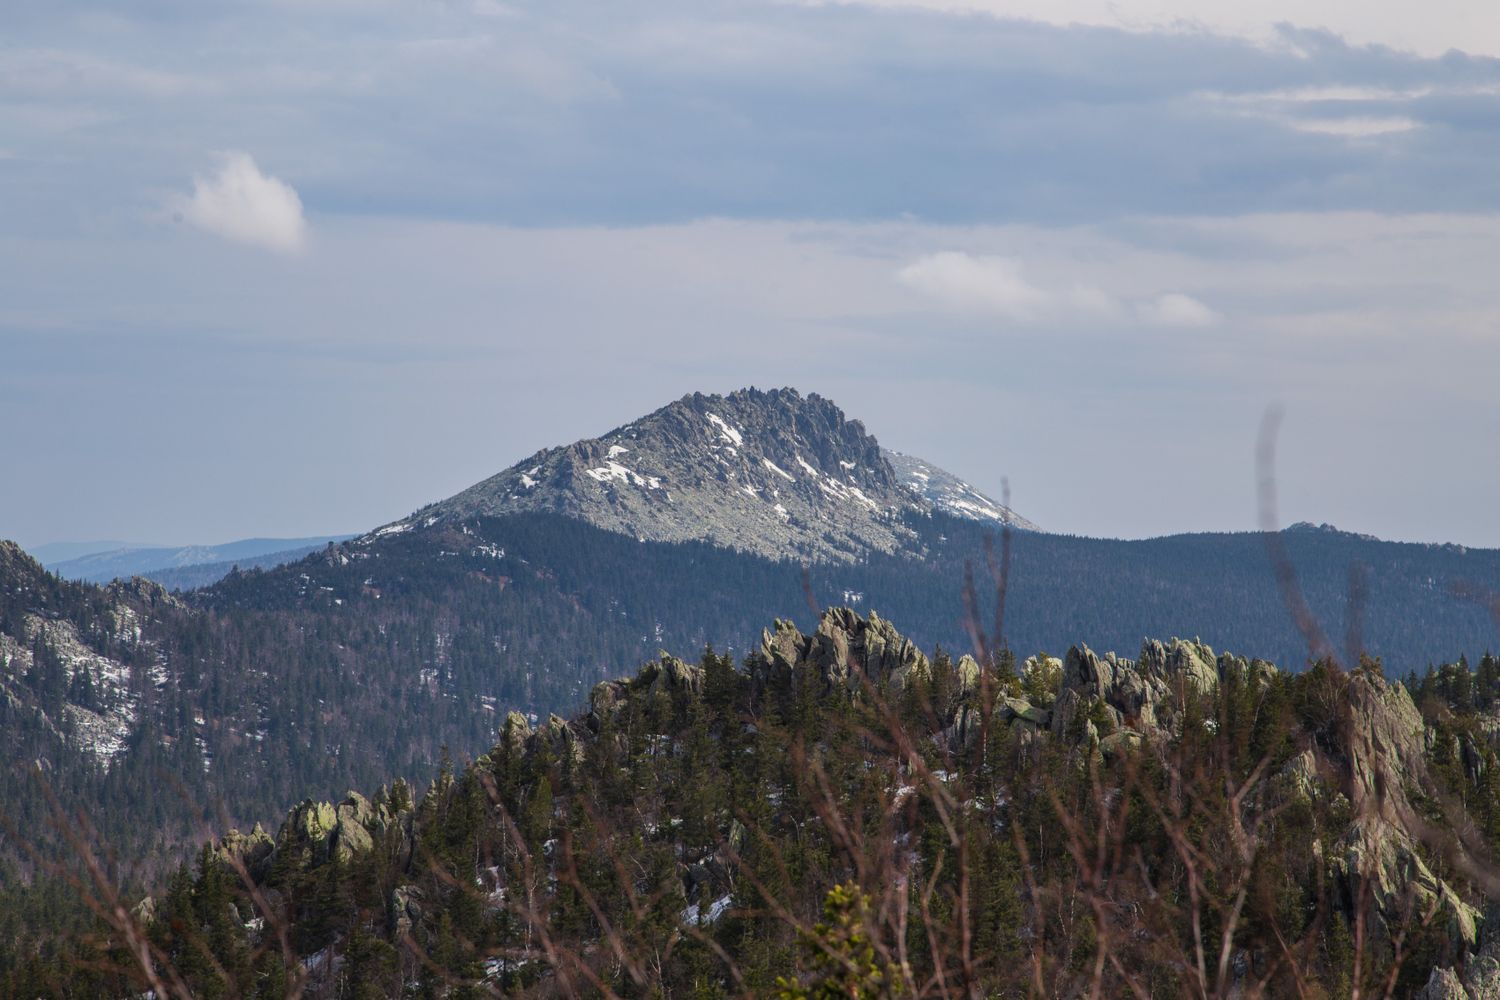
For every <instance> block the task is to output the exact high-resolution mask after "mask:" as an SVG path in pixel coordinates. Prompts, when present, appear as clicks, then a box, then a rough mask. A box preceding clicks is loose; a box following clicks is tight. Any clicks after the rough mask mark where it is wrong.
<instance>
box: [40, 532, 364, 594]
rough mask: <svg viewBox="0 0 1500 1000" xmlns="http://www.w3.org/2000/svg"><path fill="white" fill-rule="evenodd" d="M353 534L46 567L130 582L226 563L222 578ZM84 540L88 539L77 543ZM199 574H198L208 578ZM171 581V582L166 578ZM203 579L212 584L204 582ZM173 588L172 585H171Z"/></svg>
mask: <svg viewBox="0 0 1500 1000" xmlns="http://www.w3.org/2000/svg"><path fill="white" fill-rule="evenodd" d="M353 537H354V536H353V535H320V536H317V537H312V538H243V539H240V540H238V541H234V542H225V543H223V544H221V545H180V546H152V547H144V548H130V547H124V548H115V549H108V550H105V551H101V552H90V553H88V554H87V555H82V556H75V557H71V558H65V559H57V560H53V561H48V560H46V559H43V560H42V565H43V566H45V567H46V568H47V569H48V570H50V571H52V572H53V573H56V574H57V575H58V576H61V577H63V578H64V579H66V580H87V581H88V582H90V583H108V582H109V581H111V580H115V579H120V580H128V579H130V578H131V577H133V576H154V575H155V574H156V572H157V571H162V570H167V571H177V570H185V569H188V568H190V567H194V568H201V567H208V566H212V565H215V564H223V572H221V573H219V574H218V576H217V577H214V579H218V578H219V577H222V576H223V575H224V573H227V572H229V570H230V568H231V567H232V566H233V565H234V564H236V563H239V564H241V568H245V569H248V568H250V566H251V565H256V566H261V567H267V568H268V567H270V566H277V565H280V564H281V563H285V562H291V561H293V560H295V559H300V558H301V557H302V556H304V555H306V554H307V553H308V552H310V551H312V550H313V549H318V548H322V547H323V546H324V545H327V544H328V543H329V542H342V541H345V540H347V539H349V538H353ZM68 544H69V543H62V544H61V545H54V546H46V547H45V548H51V549H54V550H57V549H62V550H66V547H67V545H68ZM78 544H83V543H78ZM204 575H205V573H203V572H200V573H198V574H197V576H198V577H202V576H204ZM162 582H164V583H166V581H162ZM203 582H212V580H205V581H203ZM167 585H168V586H172V585H173V584H170V583H168V584H167Z"/></svg>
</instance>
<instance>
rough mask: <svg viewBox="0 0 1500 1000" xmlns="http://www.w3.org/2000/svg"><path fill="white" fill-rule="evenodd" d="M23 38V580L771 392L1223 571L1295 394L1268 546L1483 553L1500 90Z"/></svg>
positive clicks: (1185, 47)
mask: <svg viewBox="0 0 1500 1000" xmlns="http://www.w3.org/2000/svg"><path fill="white" fill-rule="evenodd" d="M8 28H9V31H8V35H7V39H6V42H5V43H4V45H3V46H0V136H4V139H3V144H0V145H3V148H0V220H3V222H0V265H3V266H0V422H3V424H4V426H7V427H9V428H12V433H11V434H10V435H9V440H8V448H7V458H8V460H9V461H10V462H11V463H13V465H14V466H15V467H17V468H24V469H27V470H29V471H30V473H31V479H30V480H29V482H30V484H31V485H30V486H28V487H27V488H26V489H22V490H12V491H10V492H9V494H8V495H7V496H5V497H4V498H0V535H21V536H23V537H26V538H29V539H30V540H33V541H43V540H47V539H48V538H57V537H78V536H81V535H98V536H105V535H109V536H119V535H127V536H137V537H159V538H162V539H164V540H169V541H189V540H217V539H220V538H223V537H229V536H232V535H248V534H254V533H280V534H289V535H290V534H312V533H317V532H322V531H333V530H346V529H358V528H360V527H363V526H367V525H370V524H375V523H379V522H381V521H384V520H389V519H390V518H391V517H393V516H396V515H399V514H401V513H403V512H405V511H407V510H409V509H411V508H413V507H415V506H417V505H418V504H420V503H423V502H425V501H428V500H432V499H435V498H437V497H439V496H442V495H444V494H445V493H447V492H451V491H453V490H456V489H458V488H461V487H463V486H465V485H467V484H468V483H470V482H472V481H475V480H477V479H479V478H482V477H483V476H485V475H487V474H489V473H491V472H493V471H495V470H496V469H498V468H500V467H501V466H503V465H505V464H509V463H510V462H512V461H514V460H516V459H518V458H520V457H522V456H524V455H525V454H527V453H529V452H530V451H532V450H534V449H535V448H537V447H541V446H543V445H547V444H553V443H559V442H562V441H566V440H570V439H572V438H574V437H578V436H582V435H586V434H594V433H598V432H600V431H602V430H604V429H607V428H608V427H610V426H613V425H615V424H617V423H620V422H623V421H625V420H628V419H629V418H631V417H633V416H635V415H637V414H639V413H640V412H643V411H645V410H647V409H650V408H652V407H654V406H656V405H660V404H661V403H662V402H665V401H666V400H667V399H670V398H673V397H675V396H677V395H680V394H681V393H683V392H687V391H691V390H694V389H705V390H710V389H712V390H719V389H730V388H734V387H736V386H739V385H743V384H747V383H750V382H755V383H758V384H761V385H770V384H787V383H789V384H795V385H798V386H800V387H802V388H804V389H811V390H817V391H820V392H825V393H828V394H830V395H832V396H834V398H836V399H839V400H841V401H842V402H844V403H845V405H846V407H847V408H848V409H849V410H850V411H851V412H852V413H854V414H856V415H859V416H861V417H863V418H864V419H866V421H867V422H868V423H869V424H870V425H871V427H872V428H873V429H875V430H876V432H877V433H879V434H881V435H882V437H884V438H886V439H888V441H889V443H891V444H893V445H896V446H899V447H902V448H904V449H906V450H911V451H914V452H917V453H920V454H923V455H926V456H927V457H929V458H931V459H932V460H934V461H938V462H940V463H942V464H945V465H948V466H949V467H951V468H953V469H954V470H955V471H959V472H962V473H964V474H966V475H969V476H971V477H973V478H974V479H975V480H976V481H977V482H978V483H980V484H981V485H983V486H986V487H989V488H991V489H994V488H997V487H998V482H999V478H1000V475H1001V474H1002V473H1009V474H1010V476H1011V479H1012V481H1013V483H1014V484H1015V485H1016V489H1017V495H1016V499H1017V505H1018V507H1019V508H1020V509H1021V510H1023V512H1025V513H1027V514H1028V515H1029V516H1032V517H1034V518H1035V519H1037V520H1038V521H1041V522H1043V523H1045V524H1047V525H1049V526H1051V527H1054V528H1058V529H1061V530H1071V531H1086V532H1092V533H1118V534H1146V533H1157V532H1166V531H1172V530H1186V529H1201V528H1213V527H1219V528H1229V527H1248V526H1249V525H1250V521H1251V516H1250V511H1251V507H1250V473H1249V450H1250V437H1251V435H1252V434H1253V432H1254V427H1255V425H1256V422H1257V420H1258V417H1259V414H1260V412H1261V410H1262V409H1263V408H1264V406H1265V405H1266V404H1267V403H1268V402H1270V401H1272V400H1275V399H1280V400H1284V401H1285V402H1286V403H1287V404H1288V407H1289V423H1288V431H1289V434H1290V435H1291V437H1290V438H1289V441H1288V444H1287V449H1286V461H1287V473H1288V476H1287V481H1288V489H1289V491H1290V493H1289V497H1288V503H1287V508H1288V513H1289V514H1290V515H1291V516H1294V517H1308V518H1312V519H1316V520H1324V519H1328V520H1334V521H1338V522H1341V523H1344V524H1346V525H1347V526H1349V527H1351V528H1358V529H1360V530H1371V531H1376V532H1379V533H1383V534H1387V535H1393V536H1402V537H1420V538H1428V539H1441V538H1451V539H1456V540H1461V541H1466V542H1470V543H1483V544H1491V545H1500V525H1497V524H1496V523H1495V521H1494V518H1493V515H1492V513H1491V508H1492V506H1493V504H1492V503H1490V502H1489V501H1488V500H1487V498H1488V497H1491V496H1493V495H1494V493H1495V492H1496V490H1497V488H1500V471H1496V469H1495V468H1494V465H1495V463H1494V462H1493V461H1492V457H1493V456H1492V455H1488V454H1486V449H1488V451H1493V449H1492V448H1489V447H1488V445H1487V444H1486V443H1485V442H1490V441H1493V440H1495V439H1496V433H1497V432H1500V424H1497V417H1496V413H1497V412H1500V409H1497V408H1496V407H1494V406H1493V403H1492V399H1493V392H1492V389H1491V387H1490V385H1489V375H1488V373H1489V372H1492V371H1494V370H1496V364H1497V362H1500V346H1497V340H1496V337H1495V333H1494V331H1495V325H1496V324H1495V320H1496V317H1497V316H1500V298H1497V294H1496V292H1495V291H1494V287H1493V286H1494V282H1493V280H1492V277H1491V275H1490V270H1491V267H1490V263H1489V262H1492V261H1493V260H1495V259H1496V257H1497V253H1500V221H1497V216H1496V215H1495V214H1494V213H1495V212H1496V209H1497V207H1500V206H1497V201H1500V199H1497V193H1500V191H1497V185H1500V175H1497V174H1496V173H1495V171H1494V170H1493V166H1492V165H1493V163H1494V162H1496V154H1497V152H1500V150H1497V148H1496V146H1497V136H1500V129H1496V128H1495V124H1496V121H1495V119H1496V116H1497V110H1500V62H1497V61H1496V60H1494V59H1489V58H1482V57H1471V56H1465V55H1462V54H1456V53H1454V54H1449V55H1448V56H1444V57H1441V58H1423V57H1418V56H1414V55H1409V54H1403V53H1401V52H1397V51H1393V50H1389V49H1382V48H1370V47H1354V46H1350V45H1348V44H1345V43H1344V42H1342V41H1341V40H1340V39H1339V38H1338V37H1336V36H1333V35H1330V34H1328V33H1322V32H1309V31H1302V30H1297V29H1292V28H1283V29H1280V31H1279V34H1277V35H1276V36H1275V39H1274V40H1273V41H1272V42H1271V43H1265V42H1264V41H1261V42H1254V41H1248V40H1243V39H1236V38H1226V37H1218V36H1213V35H1207V34H1203V33H1191V32H1168V33H1162V32H1157V33H1152V32H1126V31H1121V30H1117V29H1111V28H1099V27H1095V28H1062V27H1055V26H1047V25H1041V24H1033V23H1024V22H1017V21H1005V20H1000V19H996V18H993V17H988V16H954V15H948V14H938V13H932V12H922V11H919V10H912V9H896V10H881V9H871V8H868V7H863V6H797V5H790V4H769V3H766V4H761V3H730V2H721V0H695V2H692V3H687V2H678V0H661V2H654V3H653V4H651V5H649V7H647V6H642V5H631V4H619V3H603V2H599V3H593V2H562V3H550V4H540V3H537V4H532V3H516V4H502V3H499V2H492V0H485V2H479V3H472V4H471V3H463V4H460V3H456V2H453V3H437V2H433V3H425V4H420V5H413V4H409V3H397V2H395V0H359V2H355V0H347V2H346V0H316V2H298V3H293V2H290V0H286V2H259V3H252V2H249V0H236V2H231V3H227V4H216V5H205V4H199V3H187V2H175V0H148V2H143V3H139V4H134V5H132V6H131V8H130V11H129V13H128V15H122V14H119V13H118V12H116V11H113V10H112V8H106V7H103V6H94V5H85V4H78V3H72V2H63V3H46V4H43V3H40V2H34V0H19V2H18V3H17V4H15V5H14V7H13V9H12V10H10V11H8ZM236 151H242V152H243V154H245V155H247V156H248V157H251V158H253V159H252V160H251V161H245V160H241V159H237V158H236V157H235V156H234V155H233V154H234V153H235V152H236ZM225 154H231V155H230V156H229V158H228V159H225ZM234 164H239V168H238V170H237V172H235V171H228V172H226V170H225V168H226V165H229V166H232V165H234ZM195 177H197V178H199V179H200V180H199V182H198V183H199V186H198V188H197V189H195V186H194V178H195ZM273 181H274V182H275V183H273ZM277 183H282V184H284V185H285V189H282V188H280V187H277V186H276V184H277ZM204 192H207V194H204ZM200 196H201V197H200ZM195 205H197V206H198V207H197V208H194V206H195ZM294 207H300V210H298V211H294V210H293V209H294ZM267 213H269V214H267ZM225 237H227V238H225ZM235 240H238V242H235ZM268 249H270V250H273V251H274V250H294V249H295V250H296V251H297V252H295V253H277V252H267V250H268ZM17 428H23V429H24V430H23V431H17V430H16V429H17ZM179 536H181V537H179Z"/></svg>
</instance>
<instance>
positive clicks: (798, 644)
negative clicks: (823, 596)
mask: <svg viewBox="0 0 1500 1000" xmlns="http://www.w3.org/2000/svg"><path fill="white" fill-rule="evenodd" d="M970 662H971V663H972V662H973V661H972V660H971V661H970ZM960 664H962V661H960ZM747 666H748V669H749V673H750V679H751V681H752V682H753V683H756V684H760V685H776V684H786V683H790V682H791V681H792V679H793V678H795V677H797V676H799V675H800V674H801V673H802V672H804V671H813V672H815V673H816V674H817V675H818V676H819V677H821V678H822V679H823V681H824V683H825V684H827V685H828V686H830V687H833V686H839V687H846V688H849V689H851V690H854V689H857V688H859V687H861V686H862V685H863V684H864V683H865V682H866V681H868V682H869V683H872V684H877V685H879V684H888V685H890V686H891V687H892V688H894V689H895V690H901V689H902V688H904V687H906V686H907V685H908V684H910V683H912V682H913V681H915V680H916V679H918V678H930V677H931V676H932V665H931V663H929V662H928V660H927V656H926V655H925V654H924V653H923V652H922V651H921V650H920V649H918V648H917V647H916V644H915V643H913V642H912V641H911V640H910V639H907V638H905V637H904V636H902V635H901V633H899V632H897V631H896V629H895V627H894V626H893V625H891V623H890V622H888V621H886V620H885V619H883V618H881V617H880V616H879V615H878V614H876V613H874V612H873V611H872V612H871V613H870V617H869V618H861V617H860V616H859V615H858V614H857V613H855V612H854V611H852V610H850V609H849V608H832V609H829V610H827V611H825V612H823V614H822V615H821V617H820V618H819V619H818V628H817V631H815V632H814V633H813V634H812V635H803V634H802V632H801V630H800V629H798V628H797V626H796V625H794V624H793V623H791V622H788V621H782V620H780V619H778V620H777V621H776V624H775V630H774V631H772V630H769V629H768V630H766V631H764V632H762V633H761V642H760V649H758V650H756V651H754V652H752V653H751V654H750V656H749V659H748V661H747ZM971 678H972V679H971V683H975V682H977V680H978V664H974V665H973V668H972V670H971ZM960 682H962V674H961V675H960Z"/></svg>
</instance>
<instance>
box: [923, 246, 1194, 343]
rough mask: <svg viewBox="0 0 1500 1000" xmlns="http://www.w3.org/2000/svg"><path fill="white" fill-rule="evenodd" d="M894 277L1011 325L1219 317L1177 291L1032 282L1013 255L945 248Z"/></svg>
mask: <svg viewBox="0 0 1500 1000" xmlns="http://www.w3.org/2000/svg"><path fill="white" fill-rule="evenodd" d="M896 277H897V278H898V279H899V280H900V282H901V283H902V284H904V285H906V286H907V287H908V288H911V289H914V290H915V291H918V292H921V293H922V294H923V295H925V296H927V297H928V298H930V299H932V300H933V301H934V302H935V303H937V304H938V305H940V306H942V307H943V308H945V309H950V310H953V311H955V312H961V313H971V314H977V315H983V316H990V317H998V318H1000V319H1005V320H1010V321H1012V322H1015V323H1030V324H1043V323H1059V322H1066V321H1074V322H1088V321H1096V322H1097V321H1111V322H1117V321H1121V320H1124V321H1128V320H1129V319H1130V318H1131V317H1132V316H1133V317H1134V319H1135V321H1136V322H1138V323H1144V324H1146V325H1148V326H1172V327H1203V326H1212V325H1213V324H1215V323H1217V322H1219V319H1220V316H1219V314H1218V313H1216V312H1215V311H1214V310H1212V309H1210V308H1209V307H1208V306H1206V305H1204V304H1203V303H1202V302H1200V301H1198V300H1197V299H1195V298H1193V297H1191V296H1189V295H1184V294H1182V293H1180V292H1171V293H1168V294H1164V295H1159V296H1157V297H1155V298H1146V299H1141V300H1139V301H1136V302H1134V303H1133V304H1132V303H1130V302H1128V301H1125V300H1122V299H1121V298H1120V297H1119V296H1117V295H1114V294H1111V293H1110V292H1108V291H1105V290H1104V289H1103V288H1100V287H1099V286H1098V285H1094V284H1089V283H1087V282H1082V281H1073V282H1072V283H1070V284H1062V283H1060V282H1032V281H1030V280H1028V279H1027V278H1026V277H1025V276H1023V274H1022V264H1021V261H1020V260H1019V259H1017V258H1015V257H1007V256H1001V255H986V254H970V253H965V252H963V251H959V250H945V251H942V252H940V253H934V254H928V255H927V256H924V257H919V258H918V259H917V260H915V261H914V262H912V263H911V264H908V265H907V266H906V267H903V268H902V269H901V270H900V271H898V272H897V274H896Z"/></svg>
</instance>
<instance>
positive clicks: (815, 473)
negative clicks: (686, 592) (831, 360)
mask: <svg viewBox="0 0 1500 1000" xmlns="http://www.w3.org/2000/svg"><path fill="white" fill-rule="evenodd" d="M893 461H894V462H897V463H900V465H901V469H902V471H900V472H898V471H897V469H896V468H895V467H894V466H893ZM913 463H915V464H913ZM924 477H925V478H924ZM933 509H940V510H944V511H947V512H949V513H952V514H956V515H958V516H961V517H967V518H970V519H974V520H980V521H987V522H995V523H1000V522H1008V523H1012V524H1015V525H1017V526H1021V527H1028V528H1034V527H1035V526H1034V525H1032V524H1031V522H1029V521H1024V520H1023V519H1019V518H1016V517H1015V515H1014V514H1013V513H1012V512H1010V511H1008V510H1006V509H1005V508H1004V507H1002V506H1001V505H1000V504H998V503H997V502H995V501H994V500H991V499H990V498H989V497H986V496H984V495H983V494H982V493H980V492H978V491H977V490H975V489H973V487H970V486H968V485H967V484H966V483H963V482H962V481H960V480H958V479H957V478H955V477H953V476H951V475H950V474H948V473H945V472H942V471H941V470H938V469H935V468H933V467H931V466H928V465H926V464H924V463H922V462H920V460H917V459H912V458H909V457H908V456H892V455H891V454H890V453H888V452H885V451H883V450H882V449H881V447H880V445H879V443H877V442H876V440H875V438H874V437H872V436H870V434H868V433H867V432H866V431H865V428H864V425H863V424H861V423H860V422H859V421H858V420H850V419H848V418H846V417H845V415H844V413H843V411H842V410H840V409H839V408H838V407H837V406H836V405H834V403H833V402H832V401H830V400H827V399H824V398H823V397H821V396H818V395H816V394H809V395H807V396H803V395H801V394H800V393H798V392H797V391H796V390H795V389H772V390H770V391H764V392H763V391H760V390H756V389H742V390H740V391H738V392H733V393H730V394H729V395H728V396H705V395H703V394H701V393H694V394H693V395H690V396H684V397H683V398H682V399H680V400H678V401H676V402H674V403H671V404H669V405H668V406H665V407H663V408H662V409H660V410H657V411H656V412H655V413H652V414H649V415H648V416H645V417H642V418H641V419H639V420H637V421H635V422H633V423H630V424H626V425H625V426H623V427H620V428H617V429H615V430H613V431H610V432H609V433H608V434H605V435H604V436H602V437H599V438H594V439H591V440H586V441H579V442H576V443H574V444H571V445H568V446H567V447H563V448H551V449H547V450H544V451H540V452H537V453H536V454H535V455H533V456H531V457H530V458H528V459H526V460H525V461H523V462H520V463H518V464H517V465H515V466H513V467H511V468H510V469H507V470H505V471H504V472H501V473H499V474H498V475H495V476H492V477H490V478H489V479H486V480H485V481H483V482H481V483H478V484H477V485H475V486H472V487H470V488H469V489H467V490H464V491H463V492H462V493H459V494H458V495H457V496H454V497H452V498H451V499H448V500H445V501H443V502H441V503H438V504H435V505H433V506H431V507H428V508H425V509H423V510H421V511H418V512H417V513H416V514H415V515H413V516H412V518H410V519H407V520H404V521H398V522H396V523H395V524H392V525H387V526H386V527H384V528H381V529H379V530H378V531H376V532H374V533H373V535H371V536H369V537H372V538H373V537H381V536H382V535H386V534H391V533H398V532H401V531H405V530H409V529H410V527H411V526H412V525H413V524H422V525H429V526H430V525H432V524H438V523H442V522H445V521H461V520H463V519H465V518H474V517H479V516H497V515H503V514H511V513H518V512H527V511H546V512H551V513H560V514H564V515H567V516H569V517H576V518H579V519H581V520H585V521H588V522H589V523H591V524H594V525H597V526H598V527H601V528H605V529H607V530H610V531H616V532H620V533H622V534H626V535H630V536H631V537H634V538H640V539H644V540H651V541H686V540H696V539H701V540H707V541H710V542H713V543H714V544H717V545H721V546H724V547H726V548H733V549H739V550H742V551H747V552H754V553H757V554H760V555H764V556H769V557H770V558H773V559H786V558H797V559H833V560H838V561H852V560H856V559H858V558H859V557H860V556H861V555H863V554H865V553H868V552H895V551H899V550H902V549H906V548H912V547H913V546H914V544H915V540H916V535H915V533H914V532H913V531H912V529H911V528H910V527H909V526H907V525H906V524H904V523H903V521H904V518H905V517H907V516H908V515H911V514H917V515H920V514H923V513H925V512H928V511H931V510H933Z"/></svg>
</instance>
